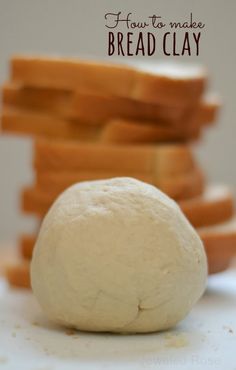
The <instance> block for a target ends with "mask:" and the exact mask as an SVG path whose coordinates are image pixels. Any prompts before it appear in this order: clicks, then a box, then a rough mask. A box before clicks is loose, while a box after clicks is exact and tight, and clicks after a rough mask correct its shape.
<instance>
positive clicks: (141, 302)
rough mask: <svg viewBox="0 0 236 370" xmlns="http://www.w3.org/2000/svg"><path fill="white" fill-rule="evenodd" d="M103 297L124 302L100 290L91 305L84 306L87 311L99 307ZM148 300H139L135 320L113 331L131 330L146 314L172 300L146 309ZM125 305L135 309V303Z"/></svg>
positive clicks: (168, 299) (92, 299)
mask: <svg viewBox="0 0 236 370" xmlns="http://www.w3.org/2000/svg"><path fill="white" fill-rule="evenodd" d="M102 295H105V296H108V297H110V298H111V299H112V300H114V301H119V302H122V299H119V298H117V297H114V296H113V295H112V294H109V293H107V292H105V291H104V290H103V289H99V290H98V291H97V293H96V295H95V296H94V297H92V298H90V299H89V301H90V303H89V304H83V305H82V306H83V307H84V308H85V309H87V310H89V311H92V310H94V309H95V307H96V305H97V302H98V300H99V299H100V298H101V296H102ZM148 298H149V297H146V298H145V299H144V300H143V299H141V298H138V299H137V301H138V302H137V304H136V310H135V314H134V316H133V318H132V319H131V320H130V321H128V322H126V323H125V324H124V325H122V326H118V327H114V328H113V330H117V331H118V330H120V331H125V330H126V329H128V328H129V326H131V325H132V324H134V323H135V322H136V321H137V320H138V319H139V318H140V316H141V315H142V314H143V313H144V312H147V311H153V310H156V309H158V308H160V307H162V306H163V305H165V304H167V303H169V301H170V300H171V298H167V299H164V300H163V301H162V302H160V303H158V304H156V305H153V306H150V307H148V306H147V307H145V300H146V299H148ZM123 303H124V304H127V305H129V306H133V307H135V304H134V303H128V302H123Z"/></svg>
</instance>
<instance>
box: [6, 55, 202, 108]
mask: <svg viewBox="0 0 236 370" xmlns="http://www.w3.org/2000/svg"><path fill="white" fill-rule="evenodd" d="M11 80H12V81H15V82H20V83H23V84H24V85H26V86H36V87H37V86H39V87H53V88H61V89H79V90H82V91H94V92H99V93H101V94H102V93H106V94H108V95H115V96H123V97H129V98H135V99H137V100H142V101H150V102H151V101H152V102H159V103H161V104H166V103H169V104H173V105H178V104H180V105H185V104H188V103H192V102H196V101H198V100H199V99H200V97H201V95H202V94H203V92H204V88H205V84H206V72H205V70H204V69H203V68H201V67H194V66H191V65H181V64H172V65H167V64H166V63H165V64H163V63H158V62H157V63H153V64H152V65H150V64H145V63H142V64H139V65H132V66H130V65H128V64H114V63H107V62H100V61H88V60H87V61H86V60H81V59H65V58H64V59H63V58H49V57H40V56H38V57H37V56H35V57H33V56H28V57H27V56H15V57H13V58H12V60H11Z"/></svg>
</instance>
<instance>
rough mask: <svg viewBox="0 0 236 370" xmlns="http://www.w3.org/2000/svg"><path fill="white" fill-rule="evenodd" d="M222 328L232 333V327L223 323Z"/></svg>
mask: <svg viewBox="0 0 236 370" xmlns="http://www.w3.org/2000/svg"><path fill="white" fill-rule="evenodd" d="M223 329H224V330H227V331H228V333H230V334H233V333H234V331H233V329H232V328H231V327H230V326H227V325H224V326H223Z"/></svg>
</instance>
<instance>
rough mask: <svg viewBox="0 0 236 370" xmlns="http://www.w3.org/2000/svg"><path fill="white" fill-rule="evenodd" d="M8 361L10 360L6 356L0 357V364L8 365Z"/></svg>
mask: <svg viewBox="0 0 236 370" xmlns="http://www.w3.org/2000/svg"><path fill="white" fill-rule="evenodd" d="M7 361H8V358H7V357H5V356H0V364H6V363H7Z"/></svg>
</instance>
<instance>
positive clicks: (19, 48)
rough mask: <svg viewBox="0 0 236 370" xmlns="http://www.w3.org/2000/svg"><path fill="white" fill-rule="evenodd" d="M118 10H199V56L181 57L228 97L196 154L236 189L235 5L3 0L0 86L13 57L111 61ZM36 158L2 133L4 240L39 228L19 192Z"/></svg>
mask: <svg viewBox="0 0 236 370" xmlns="http://www.w3.org/2000/svg"><path fill="white" fill-rule="evenodd" d="M118 11H122V13H128V12H132V13H133V18H134V19H135V20H143V19H145V17H147V16H148V15H151V14H159V15H162V17H163V18H165V19H166V20H167V21H168V20H169V21H171V20H178V19H179V20H184V19H189V14H190V13H191V12H192V13H193V15H194V18H196V19H197V20H199V21H202V22H203V23H205V24H206V26H205V28H204V30H202V36H201V44H200V56H199V57H185V58H182V57H177V58H174V60H176V59H177V61H179V60H182V59H184V60H187V61H188V62H197V63H200V64H204V65H205V66H206V67H207V69H208V70H209V73H210V78H211V81H210V85H211V88H212V90H213V91H217V92H219V93H220V95H221V96H222V100H223V103H224V107H223V109H222V112H221V115H220V117H219V120H218V124H217V126H214V127H213V129H209V130H208V131H207V133H206V134H205V135H204V138H203V141H202V142H201V144H200V145H197V146H196V149H195V150H196V152H197V155H198V158H199V161H200V163H201V164H202V166H203V168H205V171H206V172H207V174H208V177H209V179H210V181H216V182H217V183H224V182H226V183H229V184H231V185H232V187H235V185H236V168H235V160H236V123H235V122H234V120H235V106H236V104H235V86H236V73H235V68H236V47H235V26H234V18H235V14H236V2H235V0H228V1H227V2H225V1H223V0H222V1H220V0H207V1H204V0H198V1H195V0H185V1H184V0H178V1H175V2H173V1H171V0H159V1H154V0H153V1H151V0H149V1H147V0H146V1H142V2H141V1H139V2H137V1H135V0H126V1H114V0H109V1H104V0H100V1H97V2H95V1H93V0H86V1H80V0H70V1H66V0H40V1H32V0H21V1H17V0H0V83H1V84H2V83H3V82H4V81H5V80H6V79H7V78H8V63H9V59H10V57H11V56H12V55H13V54H23V53H28V54H29V53H32V54H36V55H37V54H50V55H53V54H55V55H65V56H83V57H86V56H90V57H106V54H107V29H106V28H105V20H104V15H105V13H107V12H114V13H115V12H118ZM157 58H158V54H156V55H155V57H154V59H157ZM110 59H111V60H113V58H112V57H110ZM145 59H148V58H145ZM162 59H163V58H162ZM168 59H169V58H168ZM30 153H31V140H30V139H25V138H24V139H23V138H22V139H21V138H18V137H15V138H14V137H13V136H10V135H9V136H7V135H4V136H3V135H2V136H0V242H11V241H13V242H14V240H15V239H16V237H17V235H18V234H20V233H21V232H22V231H24V232H27V231H30V230H31V229H32V228H33V227H34V220H32V219H30V218H26V217H25V216H23V215H21V212H20V209H19V192H20V190H21V188H22V187H23V186H24V185H25V184H29V183H30V182H31V180H32V178H33V176H32V173H31V163H30V162H31V155H30Z"/></svg>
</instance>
